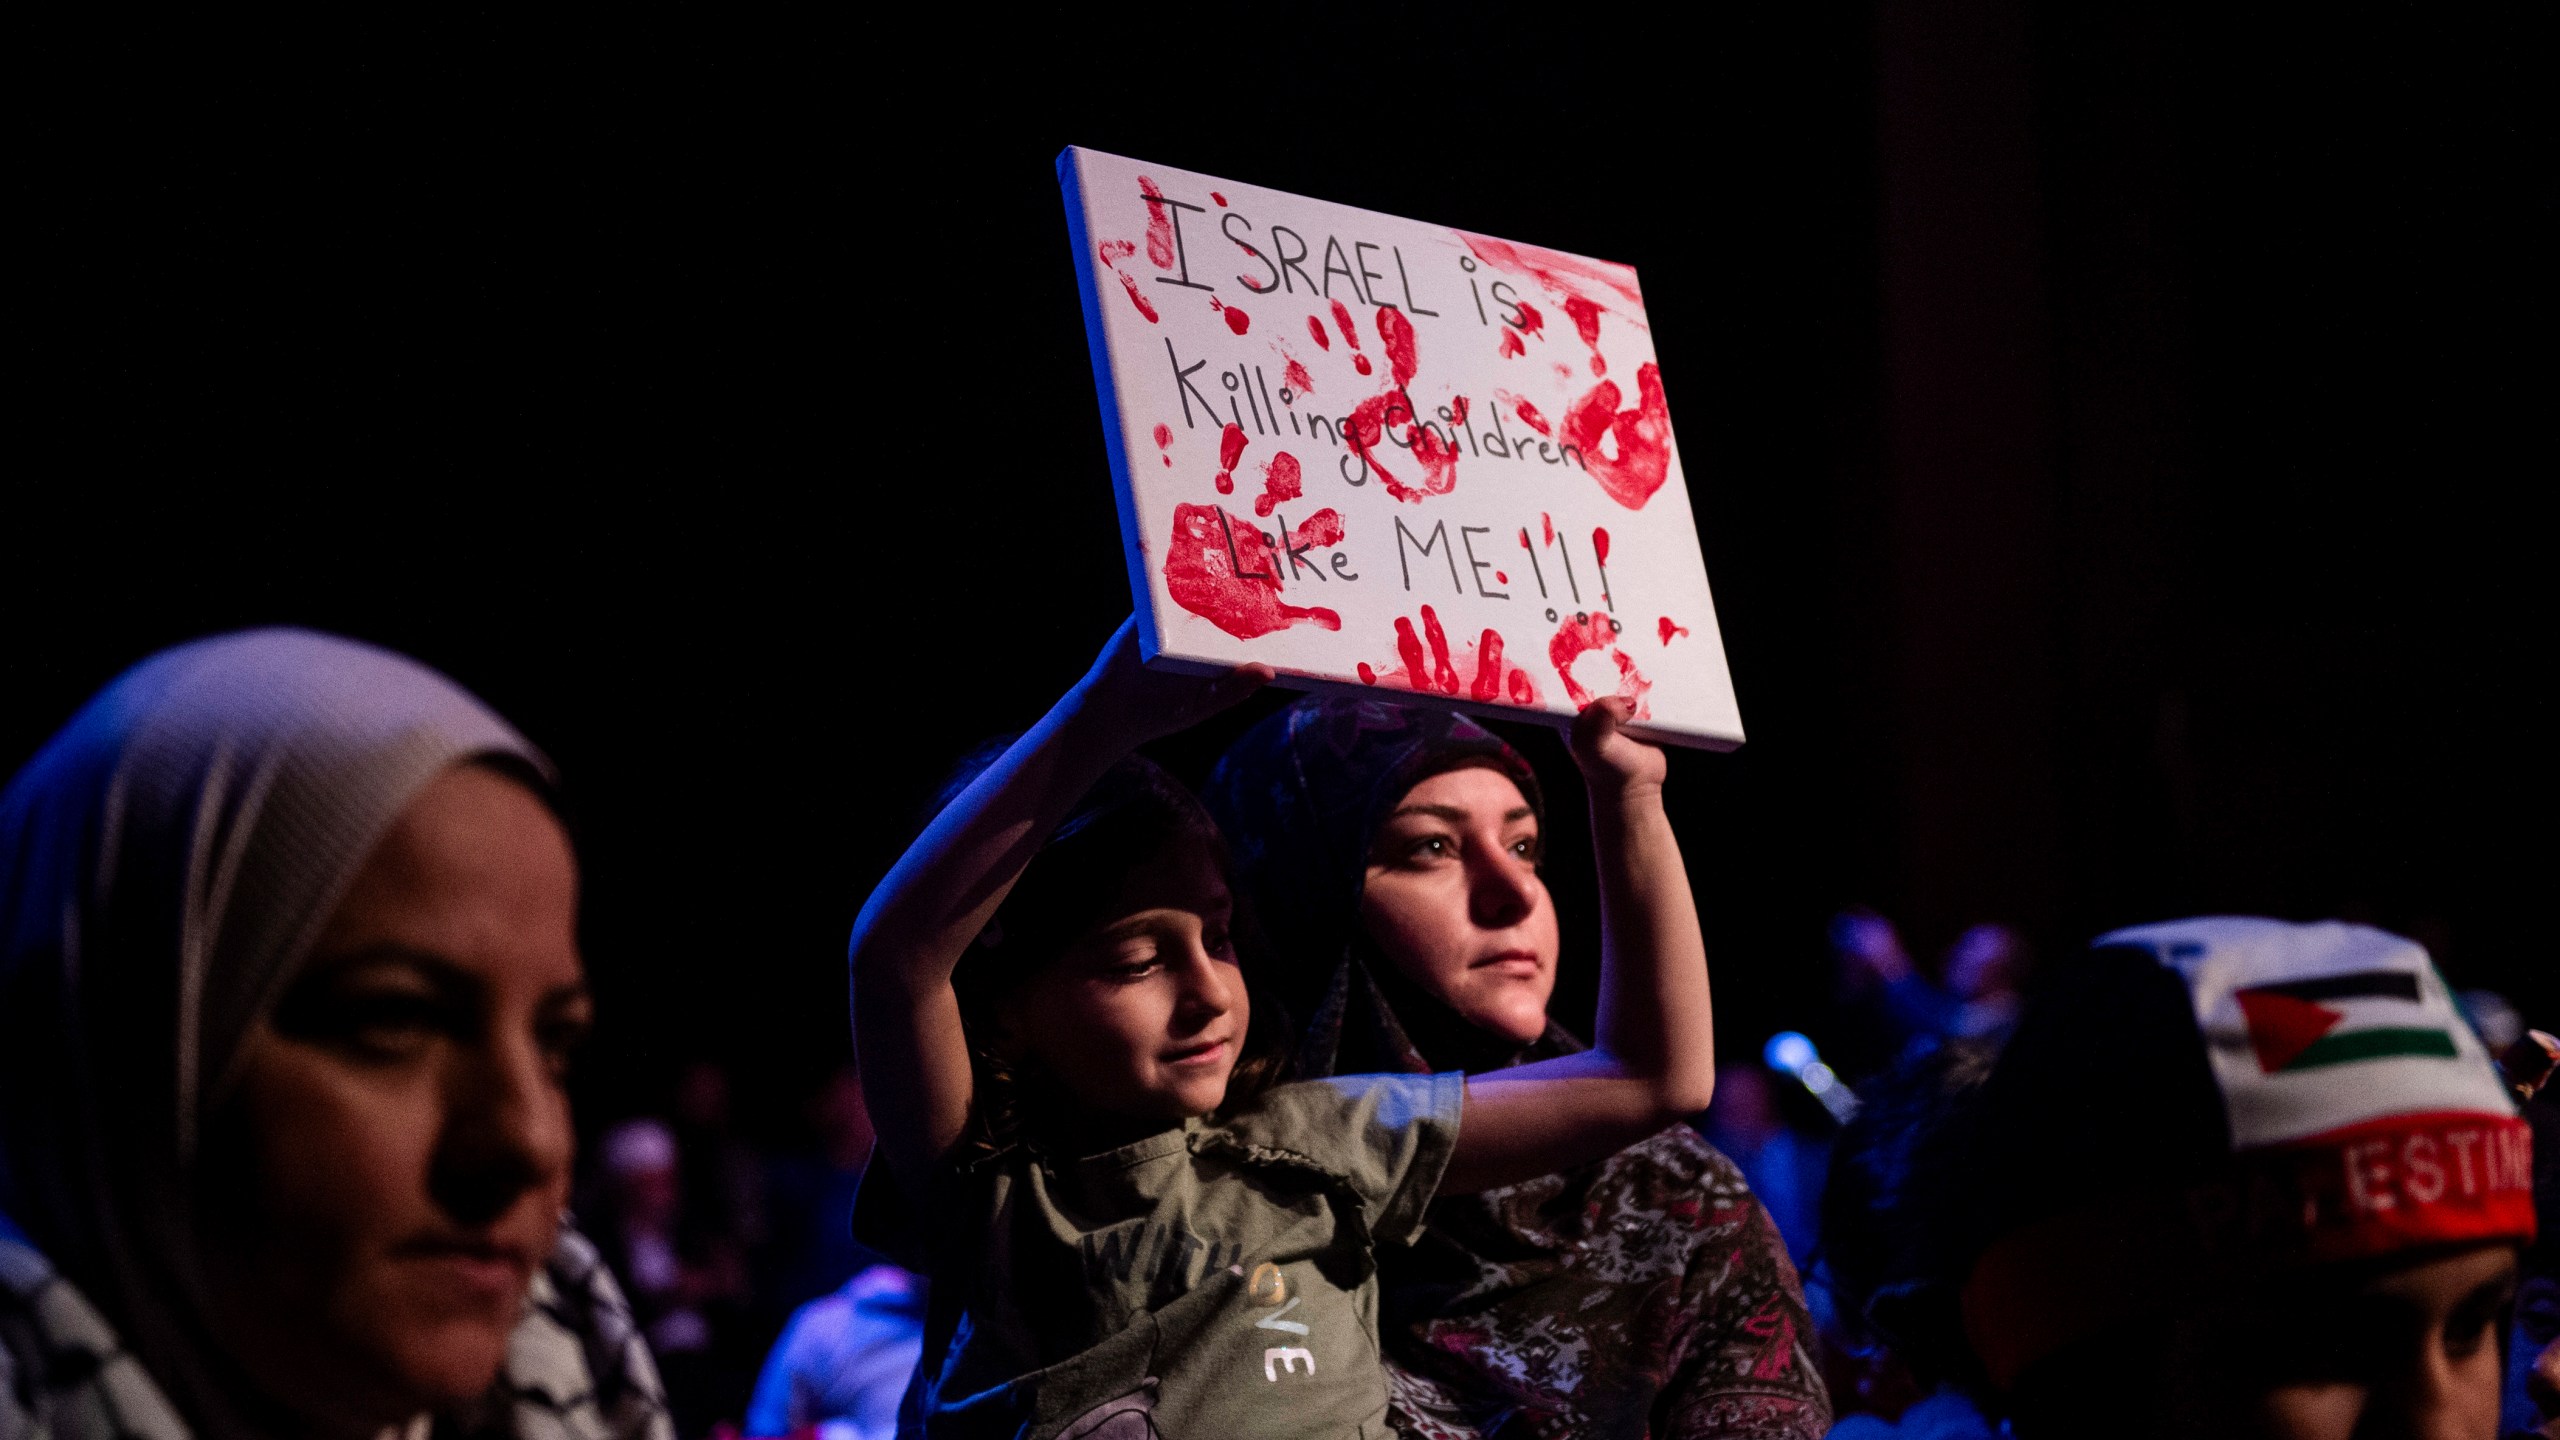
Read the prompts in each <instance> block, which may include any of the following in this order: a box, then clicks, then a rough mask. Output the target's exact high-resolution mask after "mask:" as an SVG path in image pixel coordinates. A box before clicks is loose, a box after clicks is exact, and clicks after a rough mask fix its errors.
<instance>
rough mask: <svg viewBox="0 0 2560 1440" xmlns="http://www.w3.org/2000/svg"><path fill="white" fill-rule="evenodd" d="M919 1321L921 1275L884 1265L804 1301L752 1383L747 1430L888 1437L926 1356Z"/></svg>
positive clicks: (836, 1438)
mask: <svg viewBox="0 0 2560 1440" xmlns="http://www.w3.org/2000/svg"><path fill="white" fill-rule="evenodd" d="M924 1319H925V1289H924V1279H923V1277H921V1276H918V1275H914V1274H910V1273H909V1272H907V1271H905V1270H901V1269H899V1268H898V1267H897V1266H895V1265H886V1264H883V1265H874V1266H872V1267H871V1268H869V1269H867V1270H865V1271H863V1272H862V1273H861V1274H859V1275H856V1276H854V1277H853V1278H852V1279H851V1280H848V1281H846V1282H845V1284H844V1288H842V1289H840V1290H838V1291H836V1292H835V1293H834V1294H832V1295H822V1296H820V1297H819V1298H817V1299H815V1300H812V1301H810V1302H809V1303H808V1304H806V1305H803V1306H801V1307H800V1308H799V1309H798V1310H797V1311H795V1312H794V1313H793V1314H792V1316H791V1322H790V1323H789V1324H788V1325H785V1326H784V1327H783V1330H782V1338H781V1340H780V1341H778V1342H776V1344H775V1345H774V1347H773V1354H772V1355H771V1356H770V1357H768V1358H767V1359H766V1361H765V1365H764V1374H763V1376H762V1377H761V1378H760V1379H758V1380H757V1381H756V1390H755V1398H754V1399H753V1400H752V1401H750V1402H749V1403H748V1405H747V1424H746V1433H747V1434H749V1435H751V1436H768V1435H791V1434H795V1433H799V1432H804V1431H807V1430H809V1429H812V1428H815V1429H816V1430H817V1431H818V1433H819V1435H820V1437H821V1440H890V1437H892V1436H894V1435H896V1434H897V1433H898V1403H899V1401H900V1400H901V1399H902V1398H903V1397H904V1396H905V1394H906V1390H907V1381H908V1380H909V1379H910V1378H912V1377H913V1376H914V1374H915V1369H916V1365H917V1364H918V1362H920V1361H922V1360H923V1358H924Z"/></svg>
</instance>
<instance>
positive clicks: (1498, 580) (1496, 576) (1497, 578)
mask: <svg viewBox="0 0 2560 1440" xmlns="http://www.w3.org/2000/svg"><path fill="white" fill-rule="evenodd" d="M1520 538H1521V539H1523V540H1526V539H1528V538H1529V532H1528V531H1526V530H1523V531H1521V532H1520ZM1493 583H1494V584H1496V585H1508V584H1510V583H1511V577H1510V576H1508V575H1505V574H1503V573H1502V572H1501V571H1499V570H1496V571H1494V572H1493Z"/></svg>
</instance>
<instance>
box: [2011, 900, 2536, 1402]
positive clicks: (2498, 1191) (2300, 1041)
mask: <svg viewBox="0 0 2560 1440" xmlns="http://www.w3.org/2000/svg"><path fill="white" fill-rule="evenodd" d="M1969 1133H1970V1134H1971V1135H1972V1136H1973V1137H1974V1138H1973V1143H1972V1145H1971V1147H1970V1150H1969V1155H1970V1160H1969V1163H1968V1166H1967V1173H1968V1177H1969V1183H1968V1196H1969V1199H1968V1202H1967V1204H1966V1205H1965V1206H1964V1207H1963V1212H1964V1214H1965V1216H1966V1223H1967V1228H1968V1230H1969V1239H1968V1243H1967V1246H1966V1251H1967V1253H1968V1255H1969V1256H1970V1257H1971V1258H1970V1260H1969V1263H1968V1265H1967V1271H1966V1278H1965V1280H1964V1282H1963V1289H1962V1299H1961V1309H1962V1314H1963V1317H1964V1327H1965V1331H1966V1335H1967V1338H1968V1341H1969V1343H1970V1347H1971V1349H1972V1351H1973V1353H1974V1354H1975V1356H1976V1357H1977V1358H1978V1359H1979V1360H1980V1362H1981V1364H1982V1366H1983V1370H1984V1373H1985V1374H1986V1375H1987V1376H1988V1377H1989V1380H1990V1382H1991V1385H1992V1387H1993V1388H1994V1390H1995V1392H1996V1394H1997V1397H1998V1398H1997V1403H1999V1404H2002V1405H2005V1407H2006V1408H2007V1411H2008V1417H2009V1422H2010V1425H2011V1427H2012V1429H2013V1432H2014V1433H2015V1434H2016V1435H2017V1436H2018V1437H2019V1440H2044V1437H2050V1436H2071V1437H2113V1436H2126V1437H2131V1436H2141V1437H2146V1440H2149V1437H2158V1436H2205V1437H2251V1440H2257V1437H2284V1440H2352V1437H2367V1436H2385V1435H2388V1436H2406V1437H2424V1440H2491V1437H2494V1436H2496V1435H2497V1434H2498V1425H2499V1382H2500V1355H2499V1350H2500V1345H2499V1340H2500V1335H2501V1321H2502V1319H2503V1317H2504V1315H2505V1314H2506V1311H2507V1307H2508V1305H2509V1304H2510V1302H2511V1301H2512V1300H2513V1298H2514V1296H2515V1292H2516V1285H2517V1275H2518V1254H2519V1252H2520V1251H2521V1250H2522V1249H2523V1248H2524V1247H2525V1246H2527V1245H2529V1244H2530V1243H2531V1242H2532V1241H2533V1239H2534V1236H2535V1215H2534V1205H2533V1199H2534V1197H2533V1187H2532V1146H2531V1139H2530V1134H2529V1132H2528V1129H2527V1126H2526V1123H2525V1122H2524V1121H2523V1120H2522V1119H2520V1118H2518V1116H2517V1114H2516V1110H2515V1105H2514V1102H2513V1101H2512V1100H2511V1099H2510V1098H2509V1096H2508V1094H2507V1093H2506V1091H2505V1089H2504V1087H2503V1085H2502V1082H2501V1080H2500V1078H2499V1076H2498V1074H2497V1072H2496V1071H2495V1069H2494V1068H2493V1067H2492V1066H2491V1064H2490V1061H2489V1057H2488V1055H2487V1054H2486V1052H2485V1051H2483V1050H2482V1048H2481V1046H2480V1042H2479V1040H2478V1039H2477V1037H2475V1036H2474V1035H2473V1034H2472V1032H2471V1029H2470V1027H2469V1026H2468V1025H2467V1024H2465V1023H2464V1022H2463V1021H2462V1019H2461V1017H2460V1015H2459V1014H2458V1013H2457V1012H2456V1011H2455V1008H2454V1005H2453V999H2452V996H2451V994H2450V993H2449V992H2448V991H2447V990H2446V988H2445V985H2444V981H2443V979H2442V977H2441V976H2439V975H2438V974H2437V973H2436V971H2435V969H2434V967H2433V966H2432V965H2430V964H2429V963H2428V960H2427V955H2426V952H2425V951H2424V950H2423V949H2421V948H2420V947H2419V946H2417V945H2416V944H2414V943H2412V942H2410V941H2408V940H2405V939H2402V938H2400V937H2398V936H2395V935H2391V934H2387V933H2385V932H2383V931H2380V930H2374V929H2370V928H2368V927H2365V926H2361V925H2348V924H2342V923H2337V922H2329V923H2323V924H2315V925H2294V924H2287V923H2284V922H2281V921H2275V920H2260V919H2246V918H2207V919H2196V920H2182V921H2172V922H2169V923H2166V924H2160V925H2148V926H2142V927H2138V928H2135V929H2131V930H2124V931H2119V932H2116V933H2115V934H2112V935H2108V936H2104V937H2101V938H2100V940H2099V941H2098V942H2097V944H2096V945H2095V947H2094V948H2093V949H2092V950H2091V951H2090V952H2089V953H2088V954H2087V955H2085V956H2083V957H2081V958H2080V959H2079V960H2077V961H2076V962H2075V963H2073V964H2072V965H2071V966H2069V967H2068V968H2067V969H2066V970H2065V972H2064V973H2062V974H2059V975H2056V976H2055V977H2053V980H2052V983H2050V984H2048V985H2047V986H2045V987H2044V989H2043V990H2042V991H2041V993H2039V995H2038V997H2037V999H2036V1001H2035V1002H2034V1003H2033V1004H2032V1005H2031V1006H2030V1007H2029V1008H2028V1010H2027V1012H2026V1014H2025V1015H2024V1017H2023V1018H2022V1019H2021V1021H2020V1023H2019V1026H2018V1029H2017V1032H2016V1034H2015V1035H2014V1036H2013V1037H2012V1038H2011V1040H2010V1042H2009V1045H2008V1048H2007V1049H2006V1051H2005V1052H2004V1053H2003V1054H2002V1056H2001V1058H2000V1061H1999V1063H1998V1065H1997V1067H1996V1068H1995V1069H1994V1070H1993V1072H1992V1075H1991V1078H1990V1079H1989V1080H1988V1081H1987V1082H1986V1083H1985V1084H1984V1086H1983V1089H1982V1092H1981V1096H1980V1101H1979V1109H1978V1111H1977V1123H1976V1124H1975V1125H1974V1126H1973V1127H1972V1128H1971V1130H1970V1131H1969Z"/></svg>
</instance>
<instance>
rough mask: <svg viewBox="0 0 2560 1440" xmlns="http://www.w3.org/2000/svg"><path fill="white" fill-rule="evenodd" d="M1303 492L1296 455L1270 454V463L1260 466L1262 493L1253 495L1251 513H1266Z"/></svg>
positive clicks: (1286, 452)
mask: <svg viewBox="0 0 2560 1440" xmlns="http://www.w3.org/2000/svg"><path fill="white" fill-rule="evenodd" d="M1236 448H1237V449H1239V450H1241V449H1243V448H1244V447H1243V446H1241V445H1239V446H1237V447H1236ZM1305 493H1306V488H1305V486H1304V484H1303V483H1302V481H1301V478H1300V472H1299V469H1298V457H1297V456H1295V455H1292V454H1290V453H1289V452H1288V451H1286V450H1283V451H1281V452H1280V453H1279V454H1277V455H1274V456H1272V457H1271V463H1270V464H1268V465H1266V466H1264V467H1263V468H1262V493H1261V494H1259V495H1257V496H1255V497H1253V513H1254V514H1256V515H1268V514H1270V513H1271V508H1272V507H1273V506H1275V505H1279V504H1281V503H1283V502H1285V501H1289V500H1295V499H1297V498H1298V497H1299V496H1300V495H1302V494H1305ZM1326 513H1328V514H1330V513H1331V512H1330V511H1328V512H1326Z"/></svg>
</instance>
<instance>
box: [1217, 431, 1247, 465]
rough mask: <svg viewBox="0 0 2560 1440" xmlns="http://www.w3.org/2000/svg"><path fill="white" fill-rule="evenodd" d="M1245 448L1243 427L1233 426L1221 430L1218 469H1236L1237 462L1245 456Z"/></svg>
mask: <svg viewBox="0 0 2560 1440" xmlns="http://www.w3.org/2000/svg"><path fill="white" fill-rule="evenodd" d="M1244 447H1245V437H1244V427H1243V426H1241V425H1233V424H1231V425H1228V426H1226V427H1225V428H1224V429H1222V430H1220V431H1219V432H1218V468H1219V469H1221V470H1233V469H1234V468H1236V460H1237V459H1238V458H1239V457H1240V456H1242V455H1243V454H1244Z"/></svg>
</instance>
